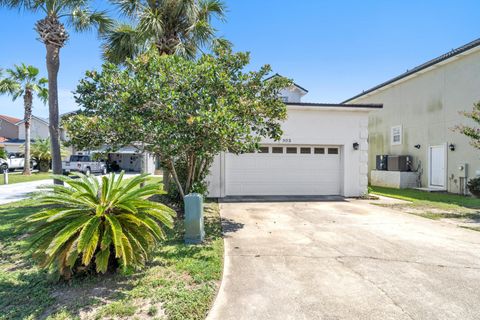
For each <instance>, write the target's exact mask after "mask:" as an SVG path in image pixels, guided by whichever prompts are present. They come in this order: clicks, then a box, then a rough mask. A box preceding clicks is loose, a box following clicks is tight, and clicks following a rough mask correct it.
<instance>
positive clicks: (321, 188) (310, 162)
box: [225, 145, 342, 196]
mask: <svg viewBox="0 0 480 320" xmlns="http://www.w3.org/2000/svg"><path fill="white" fill-rule="evenodd" d="M340 151H341V148H340V147H339V146H291V145H288V146H285V145H270V146H265V147H262V152H261V153H248V154H242V155H233V154H227V155H226V158H225V172H226V177H225V180H226V185H225V192H226V195H227V196H267V195H273V196H275V195H286V196H289V195H338V194H340V186H341V176H342V174H341V168H342V166H341V162H340V159H341V152H340Z"/></svg>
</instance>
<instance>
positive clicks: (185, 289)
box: [0, 179, 223, 320]
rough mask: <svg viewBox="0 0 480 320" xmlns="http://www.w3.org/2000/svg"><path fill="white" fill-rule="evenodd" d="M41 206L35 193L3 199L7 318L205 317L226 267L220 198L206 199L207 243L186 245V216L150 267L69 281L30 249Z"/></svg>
mask: <svg viewBox="0 0 480 320" xmlns="http://www.w3.org/2000/svg"><path fill="white" fill-rule="evenodd" d="M157 180H158V179H157ZM39 209H40V208H39V207H38V206H35V204H34V203H32V202H31V201H29V200H25V201H21V202H17V203H13V204H8V205H3V206H0V310H1V313H0V319H2V320H4V319H5V320H6V319H38V318H40V319H49V320H61V319H112V318H122V319H160V318H161V319H164V318H166V319H204V318H205V315H206V314H207V312H208V310H209V309H210V306H211V304H212V302H213V299H214V297H215V294H216V292H217V289H218V285H219V280H220V278H221V274H222V268H223V240H222V237H221V224H220V216H219V208H218V205H217V204H216V203H208V204H206V206H205V231H206V241H205V243H204V244H202V245H196V246H187V245H185V244H184V243H183V238H182V237H183V222H182V221H180V220H179V221H177V222H176V224H175V228H174V229H172V230H169V231H168V240H166V241H165V242H164V243H163V245H162V246H159V247H158V248H157V249H156V250H155V252H154V254H153V259H152V260H151V261H150V262H149V263H148V264H147V266H146V268H144V269H143V270H141V271H138V272H134V273H132V274H129V275H123V274H107V275H103V276H96V275H90V276H84V277H81V278H80V277H74V278H73V279H72V280H70V281H69V282H63V281H60V282H58V281H56V280H53V279H52V277H51V276H50V275H49V274H48V273H47V272H45V271H43V270H41V269H39V268H38V267H37V266H36V265H35V264H34V262H33V261H32V260H31V259H30V257H29V256H27V255H25V254H24V252H25V249H26V243H25V240H24V237H25V234H26V233H28V230H27V229H25V227H24V226H23V225H22V222H23V221H24V220H25V218H26V217H28V216H29V215H31V214H33V213H35V212H37V211H38V210H39Z"/></svg>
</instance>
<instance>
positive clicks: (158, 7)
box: [0, 0, 229, 188]
mask: <svg viewBox="0 0 480 320" xmlns="http://www.w3.org/2000/svg"><path fill="white" fill-rule="evenodd" d="M0 1H1V0H0ZM112 2H113V3H114V4H116V5H117V6H118V7H119V9H120V12H121V13H122V14H123V15H124V16H126V17H128V18H129V19H130V20H131V21H132V22H133V24H128V23H117V24H116V26H115V27H114V28H112V30H110V31H109V32H107V33H105V35H104V39H105V44H104V56H105V59H107V60H108V61H110V62H113V63H117V64H120V63H123V62H125V60H126V59H127V58H134V57H135V56H137V55H138V54H141V53H142V52H144V51H145V50H147V49H148V48H151V47H152V46H154V47H155V48H156V49H157V50H158V52H159V54H168V55H171V54H176V55H180V56H183V57H187V58H194V57H195V55H196V54H197V51H198V50H201V48H202V47H204V46H208V45H210V44H214V43H219V44H228V43H229V42H228V41H227V40H225V39H220V38H217V37H216V36H215V32H216V30H215V29H214V28H213V26H212V24H211V19H212V18H213V17H216V18H217V19H220V20H224V18H225V10H226V7H225V4H224V3H223V2H222V1H220V0H158V1H153V0H112ZM141 158H142V161H141V163H142V170H141V171H142V173H143V172H144V168H145V152H142V153H141ZM163 177H164V186H165V187H166V188H168V185H169V181H170V179H169V177H170V173H169V171H168V170H167V169H164V172H163Z"/></svg>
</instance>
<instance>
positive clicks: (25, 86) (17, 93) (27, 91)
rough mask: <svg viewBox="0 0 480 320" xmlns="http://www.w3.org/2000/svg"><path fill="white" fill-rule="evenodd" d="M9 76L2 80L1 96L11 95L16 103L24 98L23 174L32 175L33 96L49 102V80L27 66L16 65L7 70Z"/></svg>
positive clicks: (0, 84) (0, 81)
mask: <svg viewBox="0 0 480 320" xmlns="http://www.w3.org/2000/svg"><path fill="white" fill-rule="evenodd" d="M6 72H7V74H8V76H7V77H6V78H3V79H1V80H0V94H9V95H11V96H12V100H13V101H15V100H17V98H19V97H23V106H24V109H25V111H24V118H23V119H24V125H25V164H24V167H23V174H24V175H30V174H31V172H30V123H31V120H32V103H33V94H34V93H36V94H37V97H38V98H40V100H42V102H43V103H46V102H47V98H48V90H47V88H45V85H46V84H47V82H48V80H47V79H45V78H40V79H38V73H39V71H38V69H37V68H35V67H34V66H27V65H25V64H23V63H22V64H21V65H19V66H18V65H15V66H14V68H13V69H7V70H6Z"/></svg>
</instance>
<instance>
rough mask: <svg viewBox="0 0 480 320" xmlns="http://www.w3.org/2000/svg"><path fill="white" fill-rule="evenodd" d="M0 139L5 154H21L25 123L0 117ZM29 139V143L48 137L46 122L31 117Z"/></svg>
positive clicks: (0, 145) (7, 117) (11, 118)
mask: <svg viewBox="0 0 480 320" xmlns="http://www.w3.org/2000/svg"><path fill="white" fill-rule="evenodd" d="M62 131H63V130H62ZM61 134H62V133H61ZM0 137H2V139H0V147H3V148H5V150H6V151H7V152H12V153H22V152H23V148H22V146H23V145H24V143H25V121H24V120H22V119H18V118H14V117H10V116H5V115H0ZM30 137H31V141H35V140H37V139H47V138H48V137H50V133H49V130H48V120H46V119H43V118H40V117H37V116H34V115H32V120H31V123H30ZM2 140H3V142H1V141H2Z"/></svg>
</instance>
